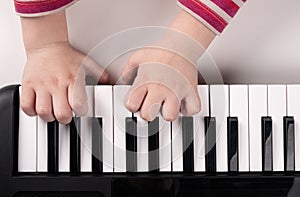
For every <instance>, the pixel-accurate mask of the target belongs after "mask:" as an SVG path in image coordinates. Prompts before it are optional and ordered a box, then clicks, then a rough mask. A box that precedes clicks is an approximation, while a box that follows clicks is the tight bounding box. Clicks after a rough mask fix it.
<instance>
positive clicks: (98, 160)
mask: <svg viewBox="0 0 300 197" xmlns="http://www.w3.org/2000/svg"><path fill="white" fill-rule="evenodd" d="M102 128H103V127H102V118H92V172H94V173H101V172H103V164H102V161H103V160H102V159H103V155H102V151H103V143H102V136H103V130H102Z"/></svg>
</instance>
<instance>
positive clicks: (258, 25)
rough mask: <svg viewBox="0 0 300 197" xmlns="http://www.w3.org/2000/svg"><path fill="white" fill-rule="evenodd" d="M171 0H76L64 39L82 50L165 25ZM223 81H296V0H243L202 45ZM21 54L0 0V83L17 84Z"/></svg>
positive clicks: (299, 57)
mask: <svg viewBox="0 0 300 197" xmlns="http://www.w3.org/2000/svg"><path fill="white" fill-rule="evenodd" d="M179 11H180V9H179V8H178V7H177V5H176V0H122V1H121V0H107V1H104V0H97V1H96V0H81V1H79V2H77V3H76V4H75V5H74V6H72V7H71V8H69V9H68V10H67V16H68V26H69V34H70V40H71V43H72V44H73V46H75V47H76V48H78V49H79V50H81V51H83V52H86V53H88V52H89V51H90V50H91V49H93V48H94V47H95V46H96V45H97V44H98V43H99V42H101V41H102V40H103V39H105V38H107V37H109V36H110V35H112V34H114V33H117V32H119V31H122V30H126V29H128V28H132V27H140V26H149V25H150V26H167V25H168V24H169V23H170V22H171V21H172V19H173V18H174V17H175V16H176V15H177V14H178V12H179ZM208 52H209V54H211V55H212V57H213V59H214V60H215V61H216V63H217V65H218V67H219V69H220V70H221V72H222V75H223V77H224V79H225V82H227V83H299V84H300V1H299V0H248V2H247V3H246V4H245V6H244V7H243V8H242V9H241V10H240V12H239V13H238V15H237V16H236V17H235V18H234V20H233V21H232V22H231V24H230V26H229V27H228V28H227V29H226V30H225V31H224V32H223V34H222V35H221V36H219V37H218V38H217V39H215V40H214V42H213V43H212V45H211V46H210V47H209V49H208ZM24 63H25V53H24V49H23V44H22V38H21V30H20V24H19V19H18V16H16V15H15V12H14V8H13V1H12V0H3V1H0V86H4V85H7V84H12V83H20V82H21V77H22V70H23V65H24Z"/></svg>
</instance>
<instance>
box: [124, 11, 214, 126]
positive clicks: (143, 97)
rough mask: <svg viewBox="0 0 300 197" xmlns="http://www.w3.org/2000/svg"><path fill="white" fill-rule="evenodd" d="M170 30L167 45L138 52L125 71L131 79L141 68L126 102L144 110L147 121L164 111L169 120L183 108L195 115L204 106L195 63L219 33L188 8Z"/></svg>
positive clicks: (130, 106) (136, 108)
mask: <svg viewBox="0 0 300 197" xmlns="http://www.w3.org/2000/svg"><path fill="white" fill-rule="evenodd" d="M169 30H170V31H167V34H166V36H164V37H163V38H162V39H161V40H160V41H158V45H159V46H160V45H161V46H163V47H162V48H165V49H162V48H161V47H156V48H144V49H141V50H139V51H137V52H135V53H134V54H133V55H132V56H131V58H130V59H129V61H128V63H127V65H126V66H125V67H124V69H123V71H122V79H123V82H125V83H128V82H129V81H131V80H132V78H133V77H134V76H135V75H134V74H135V73H134V70H136V69H137V76H136V78H135V80H134V83H133V85H132V87H131V88H130V90H129V91H128V93H127V95H126V99H125V105H126V107H127V108H128V109H129V110H130V111H131V112H133V113H135V112H137V111H140V116H141V117H142V118H143V119H145V120H147V121H151V120H153V119H154V118H155V117H156V116H157V114H158V113H159V112H160V111H161V113H162V116H163V117H164V119H165V120H167V121H173V120H175V119H176V118H177V116H178V115H179V113H180V112H181V113H183V115H194V114H196V113H198V112H199V111H200V108H201V104H200V98H199V95H198V90H197V84H198V70H197V67H196V65H195V64H196V61H197V58H199V57H200V56H201V54H202V53H203V51H204V50H205V49H206V48H207V47H208V46H209V44H210V43H211V41H212V40H213V39H214V38H215V34H214V33H213V32H212V31H211V30H210V29H208V28H207V27H206V26H205V25H204V24H202V23H201V22H199V21H198V20H197V19H195V18H194V17H193V16H191V15H190V14H189V13H187V12H185V11H182V12H181V13H180V14H179V15H178V16H177V18H176V19H175V20H174V21H173V23H172V24H171V26H170V29H169ZM164 46H167V47H164ZM195 46H197V47H195ZM184 56H187V57H184ZM191 60H192V61H191Z"/></svg>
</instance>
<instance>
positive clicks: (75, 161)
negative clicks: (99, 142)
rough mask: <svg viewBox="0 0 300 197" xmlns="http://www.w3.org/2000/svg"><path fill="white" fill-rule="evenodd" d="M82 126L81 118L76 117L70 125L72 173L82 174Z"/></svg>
mask: <svg viewBox="0 0 300 197" xmlns="http://www.w3.org/2000/svg"><path fill="white" fill-rule="evenodd" d="M80 126H81V121H80V118H79V117H74V118H73V119H72V121H71V123H70V172H71V173H72V174H77V173H79V172H80Z"/></svg>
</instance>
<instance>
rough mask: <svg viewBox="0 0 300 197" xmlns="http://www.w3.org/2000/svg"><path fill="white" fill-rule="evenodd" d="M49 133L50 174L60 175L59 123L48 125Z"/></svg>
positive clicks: (54, 122)
mask: <svg viewBox="0 0 300 197" xmlns="http://www.w3.org/2000/svg"><path fill="white" fill-rule="evenodd" d="M47 132H48V173H50V174H54V173H58V157H59V149H58V145H59V139H58V136H59V123H58V122H57V121H53V122H49V123H48V124H47Z"/></svg>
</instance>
